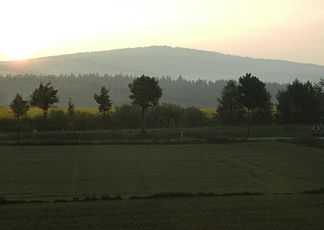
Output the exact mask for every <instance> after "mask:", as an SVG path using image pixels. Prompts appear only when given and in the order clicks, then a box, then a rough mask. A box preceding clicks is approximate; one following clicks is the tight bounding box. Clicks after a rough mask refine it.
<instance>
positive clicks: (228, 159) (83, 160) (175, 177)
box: [0, 142, 324, 200]
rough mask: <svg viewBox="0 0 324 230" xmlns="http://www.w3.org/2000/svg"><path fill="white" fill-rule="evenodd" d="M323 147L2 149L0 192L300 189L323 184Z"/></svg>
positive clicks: (30, 195) (28, 195)
mask: <svg viewBox="0 0 324 230" xmlns="http://www.w3.org/2000/svg"><path fill="white" fill-rule="evenodd" d="M323 165H324V154H323V149H319V148H310V147H304V146H298V145H294V144H288V143H279V142H247V143H237V144H226V145H110V146H92V145H89V146H0V184H1V186H0V197H1V196H3V197H5V198H8V199H51V200H53V199H55V198H72V197H75V196H86V195H97V196H100V195H116V194H118V195H122V196H126V197H127V196H131V195H146V194H154V193H159V192H169V191H175V192H215V193H224V192H244V191H250V192H264V193H286V192H301V191H306V190H312V189H318V188H320V187H324V167H323Z"/></svg>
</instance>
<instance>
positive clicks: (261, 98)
mask: <svg viewBox="0 0 324 230" xmlns="http://www.w3.org/2000/svg"><path fill="white" fill-rule="evenodd" d="M239 83H240V84H239V86H238V90H239V93H240V101H241V103H242V105H243V106H244V107H245V108H246V111H247V120H248V122H247V125H248V133H250V113H251V110H253V109H256V108H259V109H266V108H270V107H271V102H270V94H269V93H268V92H267V90H266V88H265V84H264V83H263V82H262V81H260V80H259V79H258V78H257V77H256V76H253V75H252V74H251V73H247V74H245V76H242V77H240V78H239Z"/></svg>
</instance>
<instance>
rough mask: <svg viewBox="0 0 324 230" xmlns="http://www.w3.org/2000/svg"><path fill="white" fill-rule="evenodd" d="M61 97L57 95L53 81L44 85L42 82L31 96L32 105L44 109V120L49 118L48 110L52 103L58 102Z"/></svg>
mask: <svg viewBox="0 0 324 230" xmlns="http://www.w3.org/2000/svg"><path fill="white" fill-rule="evenodd" d="M58 101H59V98H58V96H57V90H56V89H54V87H53V85H51V83H47V84H45V85H43V83H41V84H40V85H39V87H38V88H36V89H35V90H34V92H33V94H32V96H31V105H32V106H37V107H39V108H41V109H42V110H43V118H44V120H45V119H46V118H47V112H48V109H49V107H50V106H51V105H53V104H55V103H57V102H58Z"/></svg>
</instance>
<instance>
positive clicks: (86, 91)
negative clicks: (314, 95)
mask: <svg viewBox="0 0 324 230" xmlns="http://www.w3.org/2000/svg"><path fill="white" fill-rule="evenodd" d="M135 78H136V77H135V76H131V75H123V74H116V75H99V74H79V75H75V74H69V75H36V74H11V75H10V74H9V75H6V76H1V75H0V106H3V107H8V106H9V104H10V103H11V101H12V99H13V98H14V97H15V93H16V92H19V93H20V94H21V95H22V96H23V97H25V98H27V97H29V96H30V95H31V94H32V92H33V90H34V89H35V88H36V87H37V86H38V85H39V83H40V82H44V83H46V82H51V83H52V84H53V85H54V86H55V88H56V89H57V90H58V91H59V96H60V100H59V102H58V103H56V104H55V106H57V107H60V108H63V107H66V105H67V104H68V101H69V98H73V101H74V102H75V106H76V107H78V108H80V107H82V108H94V107H95V106H96V102H95V101H94V100H93V93H94V92H96V91H98V89H100V88H101V87H102V86H108V87H109V94H110V96H111V98H113V101H114V106H121V105H123V104H129V103H130V102H131V100H130V98H129V96H128V92H129V88H128V84H129V83H131V82H133V81H134V79H135ZM158 80H159V85H160V87H161V88H162V90H163V95H162V97H161V98H160V103H173V104H176V105H180V106H182V107H190V106H195V107H199V108H216V107H217V105H218V102H217V100H215V98H218V97H220V96H221V92H222V89H223V88H224V86H225V85H226V80H216V81H206V80H201V79H198V80H187V79H185V78H182V77H181V76H179V77H177V78H171V77H160V78H158ZM265 84H266V88H267V90H268V91H269V93H270V94H271V97H272V99H273V101H272V102H273V103H276V101H275V95H276V93H277V92H278V90H281V89H284V88H285V87H286V85H285V84H280V83H271V82H265Z"/></svg>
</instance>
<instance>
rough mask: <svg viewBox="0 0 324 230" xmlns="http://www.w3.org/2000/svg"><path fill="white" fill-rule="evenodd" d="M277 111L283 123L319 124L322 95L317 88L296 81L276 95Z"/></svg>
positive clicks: (308, 83)
mask: <svg viewBox="0 0 324 230" xmlns="http://www.w3.org/2000/svg"><path fill="white" fill-rule="evenodd" d="M277 100H278V105H277V110H278V113H279V119H280V121H281V122H283V123H312V122H319V121H320V117H321V113H322V109H321V104H322V103H323V93H322V90H321V87H320V85H319V86H315V87H314V86H313V85H312V84H311V83H310V82H306V83H302V82H299V81H298V80H295V81H293V82H292V84H289V85H288V86H287V89H285V90H281V91H279V92H278V94H277Z"/></svg>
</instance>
